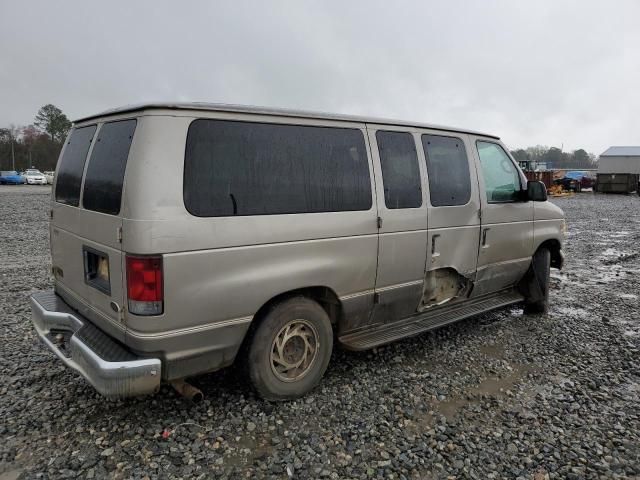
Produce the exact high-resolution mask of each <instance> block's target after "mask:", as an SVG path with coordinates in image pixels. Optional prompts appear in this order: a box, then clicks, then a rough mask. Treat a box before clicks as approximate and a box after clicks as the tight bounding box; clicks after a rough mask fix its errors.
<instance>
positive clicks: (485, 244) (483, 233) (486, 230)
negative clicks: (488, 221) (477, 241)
mask: <svg viewBox="0 0 640 480" xmlns="http://www.w3.org/2000/svg"><path fill="white" fill-rule="evenodd" d="M489 230H491V229H490V228H488V227H487V228H483V229H482V246H483V247H486V246H487V232H488V231H489Z"/></svg>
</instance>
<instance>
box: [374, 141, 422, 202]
mask: <svg viewBox="0 0 640 480" xmlns="http://www.w3.org/2000/svg"><path fill="white" fill-rule="evenodd" d="M376 140H377V142H378V151H379V152H380V165H381V166H382V182H383V185H384V203H385V205H386V206H387V208H416V207H420V206H421V205H422V188H421V185H420V167H419V166H418V154H417V152H416V144H415V142H414V140H413V136H412V135H411V134H410V133H408V132H390V131H389V132H387V131H380V130H379V131H377V132H376Z"/></svg>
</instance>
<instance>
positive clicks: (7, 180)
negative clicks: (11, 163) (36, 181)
mask: <svg viewBox="0 0 640 480" xmlns="http://www.w3.org/2000/svg"><path fill="white" fill-rule="evenodd" d="M26 181H27V180H26V179H25V178H24V177H23V176H22V175H20V174H19V173H18V172H16V171H15V170H3V171H1V172H0V185H22V184H23V183H26Z"/></svg>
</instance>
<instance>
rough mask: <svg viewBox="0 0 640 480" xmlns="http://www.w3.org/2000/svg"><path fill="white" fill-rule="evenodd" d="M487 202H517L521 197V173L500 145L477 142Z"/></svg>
mask: <svg viewBox="0 0 640 480" xmlns="http://www.w3.org/2000/svg"><path fill="white" fill-rule="evenodd" d="M476 146H477V148H478V155H479V156H480V165H482V175H483V177H484V187H485V192H486V194H487V202H489V203H500V202H516V201H518V199H519V195H520V190H521V189H522V187H521V185H520V173H519V172H518V169H517V168H516V166H515V165H514V164H513V162H512V161H511V159H510V158H509V156H508V155H507V154H506V152H505V151H504V150H503V149H502V147H501V146H500V145H498V144H497V143H492V142H482V141H478V142H476Z"/></svg>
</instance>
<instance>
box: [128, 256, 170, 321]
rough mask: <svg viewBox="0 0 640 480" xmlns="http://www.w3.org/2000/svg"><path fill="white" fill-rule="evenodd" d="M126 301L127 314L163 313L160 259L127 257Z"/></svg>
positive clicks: (158, 257)
mask: <svg viewBox="0 0 640 480" xmlns="http://www.w3.org/2000/svg"><path fill="white" fill-rule="evenodd" d="M127 300H128V303H129V312H131V313H134V314H136V315H160V314H161V313H162V312H163V307H164V305H163V303H164V291H163V288H162V257H160V256H154V257H148V256H146V257H135V256H131V255H127Z"/></svg>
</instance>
